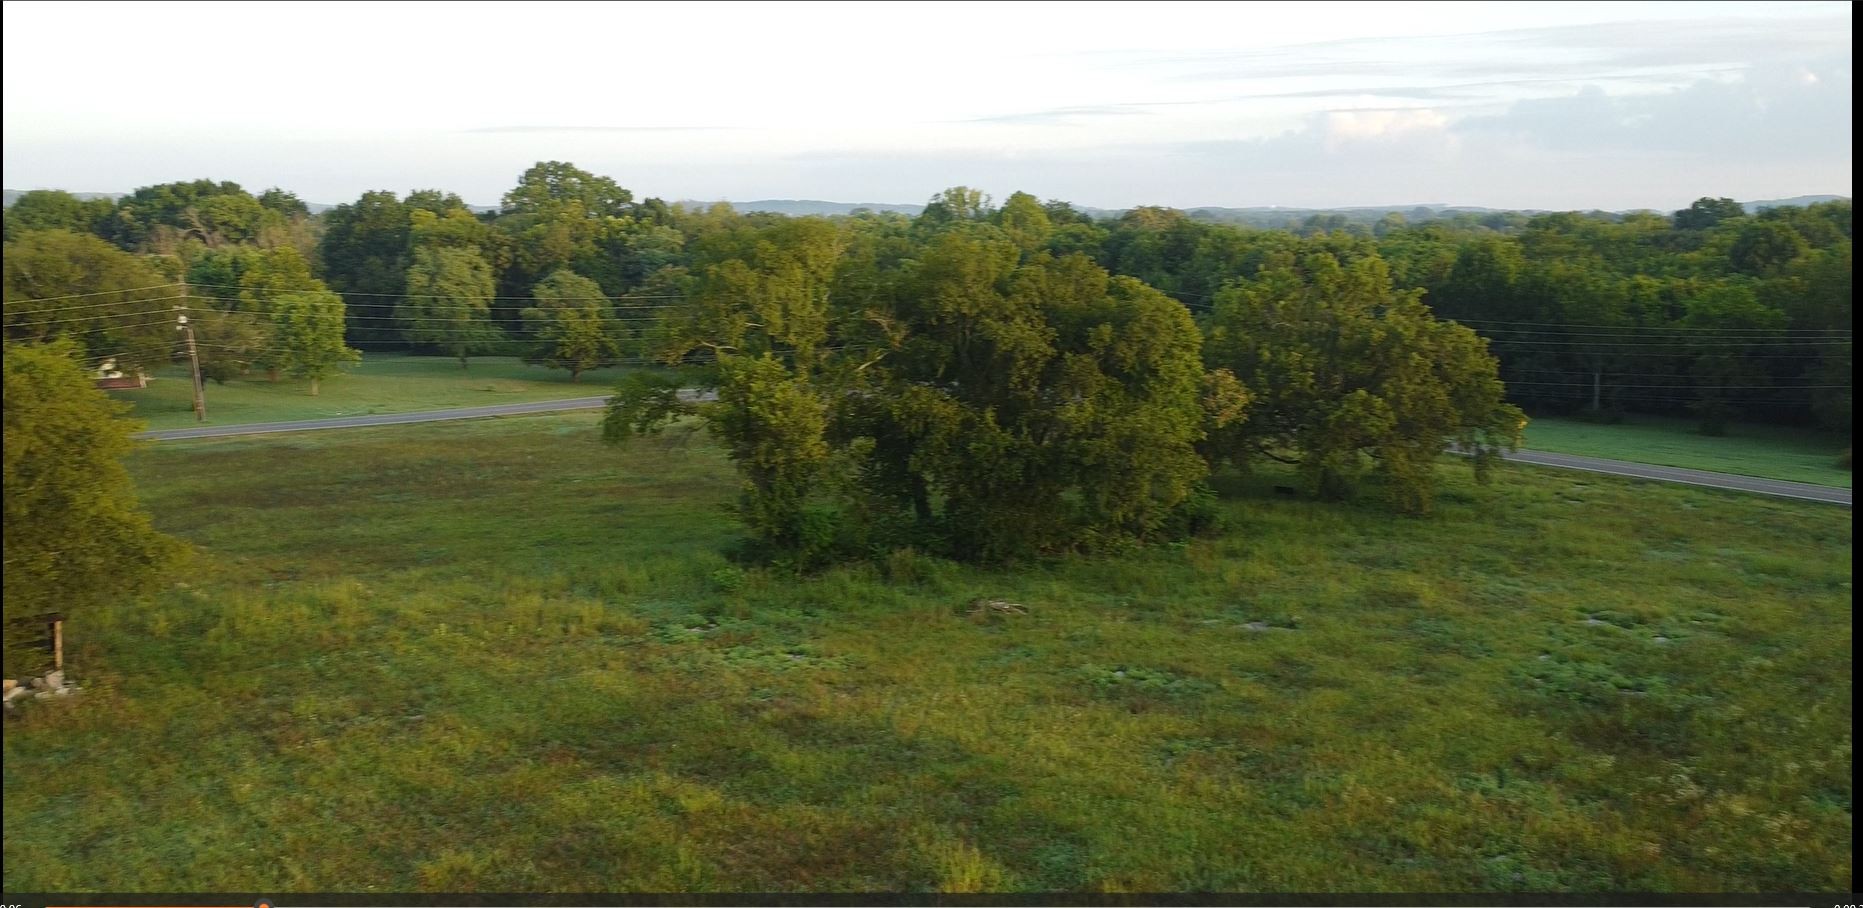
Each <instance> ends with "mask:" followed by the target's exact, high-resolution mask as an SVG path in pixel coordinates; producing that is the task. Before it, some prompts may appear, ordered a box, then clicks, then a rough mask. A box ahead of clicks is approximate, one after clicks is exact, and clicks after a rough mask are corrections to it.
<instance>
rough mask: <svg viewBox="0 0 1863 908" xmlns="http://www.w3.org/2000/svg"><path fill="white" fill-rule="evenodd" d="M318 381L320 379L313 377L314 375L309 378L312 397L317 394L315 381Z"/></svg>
mask: <svg viewBox="0 0 1863 908" xmlns="http://www.w3.org/2000/svg"><path fill="white" fill-rule="evenodd" d="M318 381H320V379H317V378H314V377H313V378H312V379H311V396H312V397H316V396H317V383H318Z"/></svg>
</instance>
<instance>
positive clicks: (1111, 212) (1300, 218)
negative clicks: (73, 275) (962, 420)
mask: <svg viewBox="0 0 1863 908" xmlns="http://www.w3.org/2000/svg"><path fill="white" fill-rule="evenodd" d="M22 194H24V190H19V189H8V190H5V195H6V205H7V207H9V208H10V207H12V205H13V203H14V202H15V201H17V200H18V199H19V197H20V196H21V195H22ZM72 195H75V196H77V197H78V198H80V199H112V200H114V199H120V198H122V197H123V196H124V195H126V193H121V192H74V193H72ZM1847 199H1849V196H1841V195H1801V196H1793V197H1792V198H1789V199H1762V200H1759V201H1754V202H1742V203H1740V204H1741V205H1742V206H1743V207H1744V208H1746V210H1747V212H1748V213H1749V214H1753V213H1758V212H1761V211H1765V210H1766V209H1768V208H1790V207H1801V208H1802V207H1804V206H1806V205H1816V204H1818V203H1819V202H1836V201H1844V200H1847ZM304 204H305V207H307V208H309V209H310V212H311V214H322V213H323V212H326V211H329V210H330V209H332V208H335V207H336V206H335V205H331V204H325V203H323V202H306V203H304ZM680 204H681V205H685V206H687V207H690V208H701V209H703V208H706V207H709V206H710V205H711V204H712V203H710V202H697V201H683V202H681V203H680ZM725 204H727V205H730V206H731V207H732V208H735V209H737V210H738V211H741V212H752V211H761V212H771V213H774V214H784V215H788V216H790V217H807V216H809V215H826V216H835V215H847V214H852V213H854V212H855V211H858V210H861V209H867V210H869V211H879V212H889V211H890V212H898V213H900V214H904V215H911V216H916V215H918V213H919V212H921V211H924V210H925V206H924V205H908V204H901V203H896V202H826V201H822V200H820V199H758V200H756V201H754V202H727V203H725ZM466 207H468V208H470V209H472V211H473V212H474V213H477V214H483V213H485V212H488V211H497V210H498V206H496V205H468V206H466ZM1074 207H1075V209H1076V210H1078V211H1080V212H1081V213H1083V214H1086V215H1089V216H1091V217H1094V218H1116V217H1118V216H1120V215H1122V214H1125V213H1126V212H1127V211H1130V210H1131V209H1129V208H1093V207H1091V206H1087V205H1076V206H1074ZM1182 210H1183V212H1184V213H1185V214H1187V215H1189V216H1190V217H1192V218H1195V219H1197V220H1203V221H1216V222H1219V223H1227V224H1249V225H1252V226H1257V227H1281V226H1289V225H1298V224H1300V223H1302V222H1304V221H1305V220H1306V219H1307V218H1310V217H1312V216H1314V215H1316V214H1321V215H1324V214H1337V215H1343V216H1344V217H1345V218H1346V220H1347V221H1348V222H1350V223H1366V224H1370V223H1373V222H1376V221H1377V220H1378V219H1379V218H1382V217H1384V216H1385V215H1387V214H1401V215H1403V216H1405V217H1406V218H1409V219H1411V220H1413V221H1415V220H1425V219H1430V218H1440V217H1445V216H1451V215H1457V214H1475V215H1484V214H1526V215H1533V214H1543V213H1545V211H1546V210H1547V209H1539V208H1483V207H1480V206H1476V205H1445V204H1442V203H1440V202H1432V203H1426V204H1418V205H1361V206H1346V207H1340V208H1283V207H1281V206H1279V205H1256V206H1251V207H1246V208H1225V207H1222V206H1216V205H1207V206H1200V207H1196V208H1185V209H1182ZM1612 213H1613V214H1626V213H1628V212H1624V211H1618V212H1612ZM1660 213H1663V214H1667V213H1668V212H1660Z"/></svg>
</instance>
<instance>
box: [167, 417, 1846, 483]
mask: <svg viewBox="0 0 1863 908" xmlns="http://www.w3.org/2000/svg"><path fill="white" fill-rule="evenodd" d="M682 393H684V392H682ZM694 396H696V395H694ZM707 396H708V397H709V396H710V395H707ZM607 401H608V398H606V397H577V398H572V399H570V400H540V401H533V402H531V403H525V404H498V405H495V406H489V407H462V408H459V409H456V410H422V411H420V412H416V413H379V414H375V415H371V416H339V417H336V418H334V419H300V420H296V421H294V422H261V423H247V424H245V425H237V426H201V427H198V428H193V429H166V430H163V431H159V432H144V433H142V434H141V435H139V436H137V437H139V438H147V439H152V440H155V441H169V440H174V439H182V438H226V437H230V436H234V435H266V434H270V433H274V432H308V431H311V430H314V429H353V428H357V427H361V426H394V425H401V424H403V423H415V422H443V421H446V420H452V419H480V418H483V417H487V416H518V415H522V414H526V413H554V412H557V411H559V410H593V409H596V408H599V407H601V406H602V405H603V404H605V403H606V402H607ZM1507 459H1508V460H1510V461H1514V462H1516V463H1528V464H1535V465H1537V466H1543V467H1562V468H1565V469H1569V470H1584V471H1587V472H1591V473H1608V474H1611V475H1613V476H1628V477H1631V478H1633V479H1648V480H1654V481H1656V482H1679V483H1685V484H1687V485H1695V486H1705V487H1707V488H1710V489H1732V490H1735V491H1741V492H1756V493H1758V494H1761V495H1776V496H1779V497H1781V498H1800V499H1804V500H1806V501H1822V502H1826V503H1828V504H1838V505H1843V506H1844V507H1850V490H1849V489H1838V488H1832V487H1829V486H1817V485H1811V484H1809V483H1803V482H1785V481H1783V480H1778V479H1760V478H1758V477H1754V476H1738V475H1735V474H1732V473H1710V472H1708V471H1706V470H1685V469H1682V468H1681V467H1659V466H1654V465H1651V464H1643V463H1628V462H1626V461H1622V460H1606V459H1605V458H1602V457H1580V456H1577V455H1575V454H1549V453H1546V452H1543V451H1520V452H1518V453H1514V454H1509V455H1507Z"/></svg>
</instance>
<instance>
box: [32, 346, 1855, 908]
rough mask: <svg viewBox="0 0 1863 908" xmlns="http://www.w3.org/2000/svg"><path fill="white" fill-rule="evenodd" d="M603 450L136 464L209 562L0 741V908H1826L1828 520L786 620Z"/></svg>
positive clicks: (1542, 509)
mask: <svg viewBox="0 0 1863 908" xmlns="http://www.w3.org/2000/svg"><path fill="white" fill-rule="evenodd" d="M333 384H335V383H333ZM596 419H597V418H596V416H595V415H594V414H573V415H561V416H542V417H526V418H517V419H500V420H486V421H479V422H471V423H455V424H444V425H433V426H421V427H414V428H406V427H400V428H385V429H366V430H353V431H346V432H341V433H314V434H310V435H291V436H276V437H270V438H253V439H236V440H225V441H214V442H191V443H179V444H163V445H160V446H155V447H150V448H148V449H146V450H144V451H143V452H142V453H140V454H139V455H137V457H136V458H135V460H134V461H133V464H132V466H133V470H134V473H135V475H136V477H137V479H138V481H139V483H140V486H141V488H142V490H143V491H144V493H145V495H146V498H147V501H148V504H149V506H150V507H151V508H152V510H153V512H154V513H155V514H156V515H157V522H158V524H159V525H161V526H162V527H164V528H166V529H167V530H168V531H170V532H172V533H175V534H177V535H179V536H181V537H183V538H185V539H187V540H189V541H191V542H192V543H194V544H195V545H196V546H198V547H199V549H200V553H201V554H200V557H199V560H198V562H197V564H196V567H195V569H194V570H193V571H192V572H191V573H190V574H189V575H188V576H187V578H186V582H185V584H184V585H178V586H176V587H175V588H174V589H172V590H170V591H168V592H166V593H164V594H162V595H161V596H159V597H158V599H157V600H156V601H154V602H153V603H151V604H148V605H146V606H136V605H129V604H124V605H120V606H115V607H112V608H110V609H108V610H105V611H102V612H98V613H92V614H87V615H82V616H78V617H76V618H75V619H74V621H73V623H72V624H71V625H70V630H69V631H68V635H69V636H68V640H69V643H68V646H69V647H71V650H72V656H71V661H72V663H73V665H74V672H75V674H76V676H77V678H78V679H79V680H80V681H81V682H82V683H83V684H84V685H85V686H86V690H85V691H84V692H83V693H82V694H81V695H80V696H78V697H76V698H73V700H72V701H70V702H65V701H60V702H56V703H45V704H40V703H33V704H28V708H27V709H24V710H22V711H21V713H22V715H21V717H19V718H18V719H16V720H13V721H9V723H8V727H7V731H6V735H5V763H4V765H5V798H6V810H5V855H4V856H5V887H6V889H7V890H8V891H13V892H22V891H38V890H66V891H70V890H85V891H170V892H176V891H255V890H256V891H265V892H272V893H285V892H289V891H305V890H319V891H382V892H393V891H407V890H438V891H451V892H462V891H472V890H483V891H500V890H505V891H527V890H592V891H611V892H618V891H630V890H647V891H665V890H722V891H740V892H742V891H752V892H756V891H775V890H894V889H912V890H918V889H924V890H947V891H976V890H998V889H1019V890H1095V891H1119V890H1127V891H1163V890H1206V889H1207V890H1260V891H1269V892H1275V891H1279V892H1289V891H1296V892H1297V891H1348V892H1350V891H1375V890H1400V891H1422V892H1432V891H1451V890H1529V891H1561V890H1616V891H1653V890H1680V891H1736V892H1769V891H1805V890H1809V891H1849V890H1850V889H1851V888H1852V886H1853V877H1852V863H1851V856H1850V855H1851V845H1852V815H1851V809H1852V808H1851V765H1852V742H1851V728H1852V726H1851V721H1852V712H1851V708H1852V701H1851V679H1852V675H1851V630H1852V621H1851V612H1850V604H1851V570H1850V554H1851V520H1850V512H1849V511H1848V510H1847V509H1841V508H1835V507H1829V506H1823V505H1814V504H1806V503H1797V502H1788V501H1782V500H1777V499H1770V498H1762V497H1758V496H1741V495H1736V494H1731V493H1722V492H1715V491H1712V490H1706V489H1697V488H1692V487H1671V486H1661V485H1655V484H1648V483H1638V484H1631V483H1627V482H1622V481H1618V480H1614V479H1612V478H1609V477H1600V476H1589V475H1580V474H1574V473H1570V472H1567V471H1554V470H1544V471H1541V470H1534V469H1531V468H1512V469H1508V470H1505V471H1503V472H1502V475H1501V477H1500V481H1499V482H1498V484H1496V485H1494V486H1491V487H1486V488H1478V487H1475V486H1474V485H1472V483H1470V482H1469V480H1468V478H1467V471H1466V467H1465V466H1462V467H1460V468H1452V467H1450V466H1445V467H1444V468H1443V470H1444V477H1445V483H1446V488H1445V490H1444V492H1443V494H1442V496H1441V498H1440V500H1439V503H1438V508H1437V512H1436V513H1435V514H1434V515H1433V516H1430V517H1427V518H1404V517H1399V516H1394V515H1392V514H1390V513H1388V512H1387V511H1385V510H1383V509H1381V508H1380V507H1378V506H1376V505H1375V504H1371V503H1365V504H1348V505H1328V504H1322V503H1317V502H1309V501H1304V500H1290V499H1284V498H1278V497H1275V496H1274V495H1272V494H1264V493H1265V492H1267V491H1268V487H1269V486H1271V485H1272V484H1273V483H1274V482H1275V481H1276V480H1277V478H1278V477H1276V476H1274V475H1263V476H1259V477H1256V478H1254V479H1231V480H1229V481H1226V482H1225V483H1223V486H1224V491H1225V493H1226V495H1227V496H1228V497H1227V499H1226V501H1227V503H1226V505H1225V508H1226V513H1227V516H1228V519H1229V524H1230V525H1229V527H1228V529H1227V530H1226V532H1225V533H1224V534H1223V535H1221V536H1220V537H1216V538H1210V539H1201V540H1196V541H1193V542H1191V543H1189V544H1187V545H1183V546H1177V547H1163V548H1158V549H1154V550H1149V551H1145V552H1141V553H1138V554H1134V555H1131V556H1127V557H1121V558H1110V559H1101V560H1080V561H1072V562H1066V563H1055V564H1038V565H1031V566H1026V567H1023V568H1021V569H1018V570H1013V571H1008V570H1002V571H998V570H980V569H972V568H966V567H960V566H956V565H951V564H948V563H945V562H941V561H938V560H936V559H931V558H927V557H923V556H920V555H915V554H912V553H898V554H895V555H894V556H893V557H891V558H889V559H886V560H885V561H884V562H883V563H882V564H879V565H872V566H855V567H846V568H841V569H836V570H833V571H830V572H828V573H826V574H823V575H821V576H817V577H813V578H808V579H802V580H797V579H793V578H783V577H778V576H772V575H769V574H767V573H765V572H763V571H761V570H758V569H754V568H746V567H741V566H739V565H735V564H733V563H732V562H730V561H729V560H727V558H726V554H725V553H726V552H728V551H729V550H730V549H731V548H732V546H733V545H734V544H735V543H736V541H737V540H738V539H739V537H740V531H739V529H738V525H737V524H736V523H735V521H734V520H733V519H732V518H731V517H730V516H728V515H727V513H726V512H725V510H724V508H725V506H726V504H727V503H728V502H729V501H730V500H731V498H732V496H733V494H734V488H735V480H734V478H733V474H732V473H731V471H730V470H729V469H728V467H727V465H726V464H725V463H724V461H723V460H722V458H721V456H720V455H719V454H718V452H717V451H716V450H715V449H714V448H712V447H710V446H709V445H707V443H706V442H705V441H704V440H703V438H702V437H700V438H697V439H694V438H690V437H686V436H682V435H681V434H679V433H677V432H673V433H670V434H669V435H667V436H665V437H663V438H660V439H657V440H652V441H648V442H643V443H640V444H639V445H638V446H636V447H633V448H630V449H628V450H625V451H615V450H613V449H607V448H604V447H602V446H601V445H600V444H599V442H598V441H597V440H596ZM980 599H981V600H1002V601H1005V602H1010V603H1015V604H1018V605H1020V606H1022V607H1024V608H1025V610H1026V611H1025V612H1023V613H1016V612H1014V611H1013V610H997V609H991V608H987V607H986V608H984V609H982V610H981V612H980V613H979V614H976V615H972V614H970V612H971V610H972V606H971V604H972V603H973V602H975V601H977V600H980Z"/></svg>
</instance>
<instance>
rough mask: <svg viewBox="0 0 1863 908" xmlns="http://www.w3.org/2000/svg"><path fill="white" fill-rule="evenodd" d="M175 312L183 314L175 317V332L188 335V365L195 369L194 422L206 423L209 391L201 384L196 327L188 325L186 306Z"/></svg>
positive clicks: (176, 309) (177, 307)
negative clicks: (195, 336) (195, 342)
mask: <svg viewBox="0 0 1863 908" xmlns="http://www.w3.org/2000/svg"><path fill="white" fill-rule="evenodd" d="M175 311H176V312H178V313H183V314H179V315H176V316H175V330H176V331H180V332H182V333H184V334H186V335H187V337H188V363H189V365H191V366H192V367H193V369H194V421H195V422H206V421H207V398H206V390H207V389H206V388H205V387H204V386H202V384H201V355H200V351H199V350H196V349H195V347H194V326H192V325H189V324H188V317H187V315H186V314H185V313H186V311H187V307H186V306H176V307H175Z"/></svg>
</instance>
